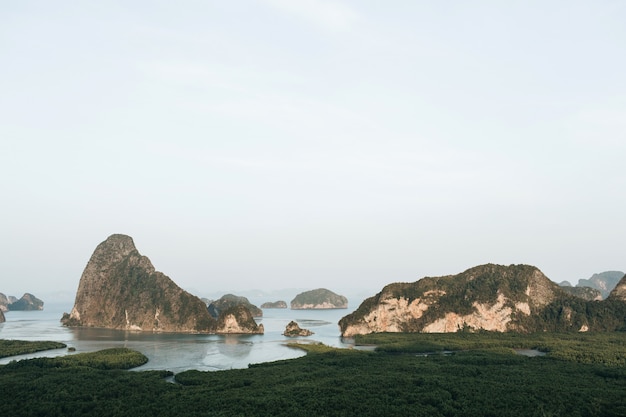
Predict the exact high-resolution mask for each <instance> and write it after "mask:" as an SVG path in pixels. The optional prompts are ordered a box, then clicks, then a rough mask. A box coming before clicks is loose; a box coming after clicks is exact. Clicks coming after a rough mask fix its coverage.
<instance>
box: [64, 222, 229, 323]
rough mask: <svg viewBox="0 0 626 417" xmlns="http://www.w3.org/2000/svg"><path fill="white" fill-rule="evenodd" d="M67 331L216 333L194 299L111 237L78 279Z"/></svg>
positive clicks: (122, 239)
mask: <svg viewBox="0 0 626 417" xmlns="http://www.w3.org/2000/svg"><path fill="white" fill-rule="evenodd" d="M61 321H62V323H63V324H64V325H66V326H86V327H104V328H110V329H121V330H144V331H156V332H188V333H194V332H205V333H214V332H215V329H216V324H217V323H216V321H215V320H214V319H213V318H212V317H211V316H210V314H209V312H208V310H207V307H206V305H205V304H204V303H203V302H202V300H200V299H199V298H198V297H196V296H194V295H192V294H189V293H188V292H186V291H184V290H183V289H181V288H180V287H178V286H177V285H176V284H175V283H174V282H173V281H172V280H171V279H170V278H169V277H167V276H166V275H164V274H163V273H161V272H158V271H156V270H155V268H154V267H153V266H152V263H151V262H150V260H149V259H148V258H147V257H145V256H142V255H141V254H140V253H139V252H138V251H137V249H136V248H135V244H134V242H133V240H132V238H130V237H129V236H126V235H119V234H116V235H112V236H110V237H109V238H108V239H107V240H105V241H104V242H102V243H101V244H100V245H98V247H97V248H96V250H95V251H94V253H93V255H92V256H91V259H89V262H88V263H87V266H86V267H85V270H84V272H83V274H82V276H81V278H80V282H79V285H78V291H77V292H76V299H75V302H74V308H73V309H72V311H71V313H70V314H67V313H65V314H64V315H63V318H62V319H61Z"/></svg>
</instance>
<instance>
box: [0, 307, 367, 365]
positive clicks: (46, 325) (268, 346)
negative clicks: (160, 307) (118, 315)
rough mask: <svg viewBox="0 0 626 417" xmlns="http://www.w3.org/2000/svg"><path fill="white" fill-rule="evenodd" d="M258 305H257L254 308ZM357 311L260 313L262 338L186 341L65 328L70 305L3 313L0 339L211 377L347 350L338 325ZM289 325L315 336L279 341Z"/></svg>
mask: <svg viewBox="0 0 626 417" xmlns="http://www.w3.org/2000/svg"><path fill="white" fill-rule="evenodd" d="M251 301H252V300H251ZM252 302H253V303H255V301H252ZM255 304H256V303H255ZM260 304H261V302H259V303H258V304H256V305H260ZM357 307H358V303H356V304H354V303H351V304H350V306H349V308H348V309H347V310H346V309H340V310H290V309H264V310H263V317H262V318H258V319H257V322H258V323H262V324H263V326H264V327H265V334H264V335H189V334H172V333H168V334H154V333H148V332H125V331H118V330H106V329H88V328H84V329H78V328H67V327H63V326H61V324H60V322H59V320H60V318H61V316H62V315H63V312H66V311H67V312H69V311H70V310H71V308H72V304H69V305H67V304H58V305H54V304H46V305H45V310H43V311H11V312H8V313H5V317H6V322H5V323H2V324H0V339H16V340H52V341H57V342H63V343H65V344H66V345H67V346H68V347H74V348H76V353H79V352H90V351H96V350H101V349H106V348H111V347H127V348H130V349H134V350H137V351H139V352H141V353H143V354H144V355H146V356H147V357H148V359H149V361H148V363H147V364H145V365H143V366H141V367H138V368H135V369H136V370H147V369H166V370H169V371H172V372H175V373H176V372H181V371H184V370H187V369H198V370H209V371H213V370H222V369H234V368H246V367H247V366H248V364H251V363H261V362H271V361H276V360H282V359H290V358H295V357H298V356H302V355H304V352H303V351H301V350H299V349H293V348H289V347H287V346H285V344H286V343H288V342H291V341H295V340H298V341H306V342H321V343H324V344H326V345H329V346H335V347H346V348H347V347H352V346H353V340H352V339H342V338H341V337H340V333H339V326H338V325H337V322H338V321H339V319H340V318H341V317H343V316H345V315H347V314H349V313H351V312H352V311H354V310H355V309H356V308H357ZM291 320H295V321H296V322H297V323H298V324H299V325H300V327H302V328H306V329H309V330H311V331H313V332H314V333H315V334H314V335H312V336H309V337H303V338H289V337H285V336H283V335H282V332H284V330H285V326H287V323H289V322H290V321H291ZM67 354H72V353H70V352H68V350H67V348H64V349H57V350H50V351H46V352H38V353H35V354H30V355H22V356H14V357H10V358H3V359H0V364H5V363H8V362H10V361H12V360H16V359H24V358H33V357H39V356H49V357H51V356H59V355H67Z"/></svg>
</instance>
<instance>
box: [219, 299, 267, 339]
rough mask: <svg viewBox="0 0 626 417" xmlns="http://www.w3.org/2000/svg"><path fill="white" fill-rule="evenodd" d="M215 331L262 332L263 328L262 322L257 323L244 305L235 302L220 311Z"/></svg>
mask: <svg viewBox="0 0 626 417" xmlns="http://www.w3.org/2000/svg"><path fill="white" fill-rule="evenodd" d="M216 333H231V334H232V333H245V334H263V333H264V328H263V325H262V324H259V325H257V323H256V321H254V317H252V314H251V313H250V310H249V309H248V308H247V307H246V306H245V305H243V304H237V305H235V306H233V307H229V308H227V309H226V310H224V311H222V312H221V314H220V316H219V318H218V320H217V329H216Z"/></svg>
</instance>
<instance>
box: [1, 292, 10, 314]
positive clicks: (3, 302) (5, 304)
mask: <svg viewBox="0 0 626 417" xmlns="http://www.w3.org/2000/svg"><path fill="white" fill-rule="evenodd" d="M9 304H10V302H9V299H8V297H7V296H6V295H4V294H2V293H1V292H0V311H9V307H8V306H9Z"/></svg>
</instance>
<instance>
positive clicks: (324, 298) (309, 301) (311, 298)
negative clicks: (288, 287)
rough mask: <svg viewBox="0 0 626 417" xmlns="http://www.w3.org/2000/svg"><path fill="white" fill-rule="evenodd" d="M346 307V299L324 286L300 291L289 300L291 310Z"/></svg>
mask: <svg viewBox="0 0 626 417" xmlns="http://www.w3.org/2000/svg"><path fill="white" fill-rule="evenodd" d="M334 308H348V299H347V298H346V297H344V296H343V295H338V294H335V293H334V292H332V291H330V290H327V289H326V288H318V289H316V290H311V291H305V292H302V293H300V294H298V295H296V297H295V298H294V299H293V300H291V309H292V310H322V309H334Z"/></svg>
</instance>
